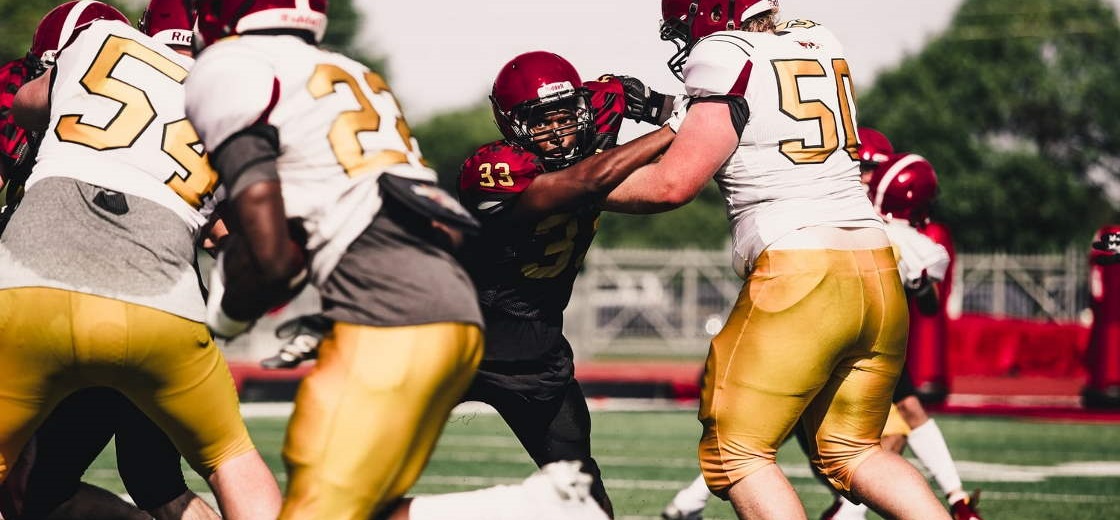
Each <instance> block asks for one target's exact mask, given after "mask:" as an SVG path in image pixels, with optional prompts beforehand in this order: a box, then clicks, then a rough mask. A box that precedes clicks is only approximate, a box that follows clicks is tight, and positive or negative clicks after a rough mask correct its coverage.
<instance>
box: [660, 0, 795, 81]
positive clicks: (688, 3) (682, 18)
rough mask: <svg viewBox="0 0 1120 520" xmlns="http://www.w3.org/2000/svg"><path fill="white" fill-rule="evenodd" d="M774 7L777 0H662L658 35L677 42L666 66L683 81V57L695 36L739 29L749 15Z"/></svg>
mask: <svg viewBox="0 0 1120 520" xmlns="http://www.w3.org/2000/svg"><path fill="white" fill-rule="evenodd" d="M777 8H778V0H741V1H739V2H736V1H735V0H661V39H662V40H665V41H671V42H673V43H674V44H676V46H677V53H676V54H674V55H673V57H671V58H669V61H668V65H669V70H671V71H673V74H674V75H676V76H677V79H680V80H681V81H684V73H683V72H682V69H683V68H684V61H685V59H687V58H688V53H689V51H691V50H692V46H693V45H695V44H696V41H697V40H699V39H700V38H703V37H705V36H707V35H709V34H712V33H714V32H719V31H727V30H732V29H740V28H742V26H741V24H742V22H744V21H746V20H747V19H748V18H750V17H752V16H755V15H758V14H761V13H764V12H766V11H769V10H771V9H777Z"/></svg>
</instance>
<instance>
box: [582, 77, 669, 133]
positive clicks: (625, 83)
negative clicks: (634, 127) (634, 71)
mask: <svg viewBox="0 0 1120 520" xmlns="http://www.w3.org/2000/svg"><path fill="white" fill-rule="evenodd" d="M611 77H614V78H617V79H618V81H620V82H621V83H622V89H623V92H625V94H626V117H627V118H629V119H633V120H635V121H643V122H646V123H651V124H655V125H660V124H661V123H663V122H665V119H666V118H668V117H669V112H670V110H665V100H666V99H667V97H668V96H666V95H665V94H662V93H660V92H657V91H655V90H652V89H650V88H649V87H647V86H646V85H645V83H642V80H640V79H638V78H634V77H630V76H618V75H614V74H606V75H604V76H603V77H601V78H599V79H600V80H603V79H606V78H611Z"/></svg>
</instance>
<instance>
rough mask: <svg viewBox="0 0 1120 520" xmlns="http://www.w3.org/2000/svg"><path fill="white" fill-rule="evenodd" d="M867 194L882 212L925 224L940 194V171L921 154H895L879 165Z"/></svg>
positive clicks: (869, 183)
mask: <svg viewBox="0 0 1120 520" xmlns="http://www.w3.org/2000/svg"><path fill="white" fill-rule="evenodd" d="M867 195H868V196H869V197H871V202H872V204H874V205H875V209H876V210H878V211H879V214H880V215H883V216H884V217H889V218H897V219H907V220H909V221H910V222H913V223H922V222H925V221H926V220H927V219H928V218H929V210H930V206H931V205H932V203H933V199H934V198H935V197H936V196H937V173H936V172H934V171H933V165H932V164H930V163H929V161H927V160H925V159H924V158H923V157H922V156H920V155H917V154H913V153H900V154H895V155H892V156H890V157H889V158H888V159H887V160H886V161H884V162H882V163H880V164H879V166H878V167H877V168H875V171H874V172H873V173H872V174H871V180H870V181H869V182H868V183H867Z"/></svg>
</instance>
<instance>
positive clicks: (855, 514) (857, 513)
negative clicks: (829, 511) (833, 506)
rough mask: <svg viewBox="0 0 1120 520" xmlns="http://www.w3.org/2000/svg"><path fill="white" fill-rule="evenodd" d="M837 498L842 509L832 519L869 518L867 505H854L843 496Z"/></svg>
mask: <svg viewBox="0 0 1120 520" xmlns="http://www.w3.org/2000/svg"><path fill="white" fill-rule="evenodd" d="M836 498H838V499H839V500H840V509H837V510H836V514H835V515H833V517H832V518H834V519H836V520H863V519H864V518H867V506H866V505H865V504H859V505H857V504H853V503H852V502H849V501H848V499H846V498H844V497H841V496H838V497H836Z"/></svg>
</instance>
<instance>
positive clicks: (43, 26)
mask: <svg viewBox="0 0 1120 520" xmlns="http://www.w3.org/2000/svg"><path fill="white" fill-rule="evenodd" d="M95 20H117V21H121V22H124V23H130V22H129V21H128V17H127V16H125V15H124V13H122V12H120V11H118V10H117V8H115V7H113V6H111V5H108V4H103V3H101V2H95V1H93V0H77V1H73V2H66V3H65V4H62V5H60V6H58V7H55V8H54V9H51V12H49V13H47V15H46V16H44V17H43V19H42V20H40V21H39V26H38V27H36V28H35V35H34V36H32V37H31V51H30V54H31V55H32V56H34V57H35V58H38V59H39V62H40V64H42V66H45V67H52V66H54V60H55V56H56V55H57V54H58V50H59V49H61V48H62V47H65V46H66V44H67V43H69V42H70V39H71V38H73V37H74V35H75V34H77V33H78V31H79V30H80V29H81V28H83V27H85V26H87V25H89V24H90V23H93V22H94V21H95Z"/></svg>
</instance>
